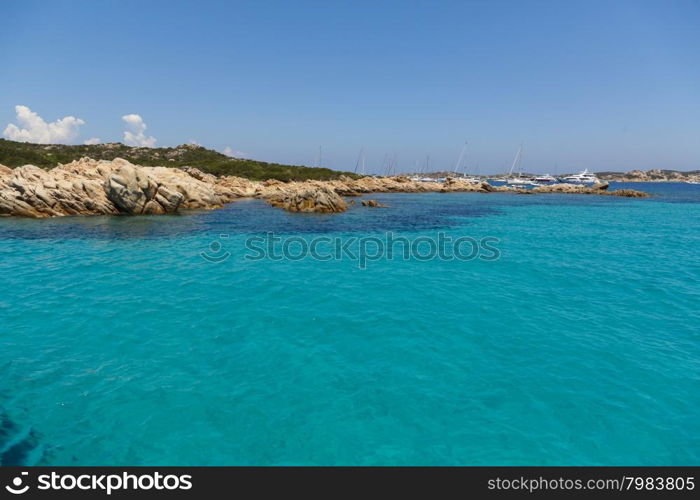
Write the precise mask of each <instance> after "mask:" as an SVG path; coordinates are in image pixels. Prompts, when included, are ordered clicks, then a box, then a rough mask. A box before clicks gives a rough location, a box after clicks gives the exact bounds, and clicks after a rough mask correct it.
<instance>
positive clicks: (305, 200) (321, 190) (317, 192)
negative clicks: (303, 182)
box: [267, 187, 348, 213]
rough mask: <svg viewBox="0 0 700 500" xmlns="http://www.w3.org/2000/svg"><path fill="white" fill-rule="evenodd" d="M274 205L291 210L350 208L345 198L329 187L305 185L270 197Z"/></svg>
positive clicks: (323, 210)
mask: <svg viewBox="0 0 700 500" xmlns="http://www.w3.org/2000/svg"><path fill="white" fill-rule="evenodd" d="M267 201H268V203H269V204H270V205H272V206H274V207H279V208H283V209H285V210H288V211H290V212H319V213H337V212H345V211H346V210H347V208H348V206H347V204H346V203H345V200H343V199H342V198H341V197H340V196H339V195H338V193H336V192H335V191H334V190H332V189H330V188H328V187H304V188H302V189H299V190H289V191H283V192H281V193H279V194H276V195H274V196H271V197H270V198H268V200H267Z"/></svg>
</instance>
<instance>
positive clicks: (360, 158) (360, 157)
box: [355, 148, 364, 173]
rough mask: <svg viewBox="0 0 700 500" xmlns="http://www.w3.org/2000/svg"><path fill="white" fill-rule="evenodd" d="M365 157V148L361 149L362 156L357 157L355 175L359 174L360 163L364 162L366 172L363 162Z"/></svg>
mask: <svg viewBox="0 0 700 500" xmlns="http://www.w3.org/2000/svg"><path fill="white" fill-rule="evenodd" d="M363 155H364V148H360V155H359V156H358V157H357V161H356V162H355V173H357V169H358V167H359V166H360V162H362V167H363V170H364V161H363V159H362V158H363Z"/></svg>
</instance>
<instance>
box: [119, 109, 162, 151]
mask: <svg viewBox="0 0 700 500" xmlns="http://www.w3.org/2000/svg"><path fill="white" fill-rule="evenodd" d="M122 120H124V123H126V127H127V129H128V130H125V131H124V143H125V144H126V145H127V146H139V147H146V148H152V147H155V145H156V138H155V137H146V134H144V132H145V131H146V128H147V127H146V124H145V123H144V122H143V118H141V117H140V116H139V115H135V114H130V115H124V116H122Z"/></svg>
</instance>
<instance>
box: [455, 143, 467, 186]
mask: <svg viewBox="0 0 700 500" xmlns="http://www.w3.org/2000/svg"><path fill="white" fill-rule="evenodd" d="M466 150H467V141H464V146H462V151H460V153H459V158H457V164H456V165H455V171H454V175H455V177H457V172H458V171H459V169H460V166H461V165H462V158H464V152H465V151H466Z"/></svg>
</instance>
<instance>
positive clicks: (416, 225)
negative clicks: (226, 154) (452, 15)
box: [0, 184, 700, 465]
mask: <svg viewBox="0 0 700 500" xmlns="http://www.w3.org/2000/svg"><path fill="white" fill-rule="evenodd" d="M616 187H617V186H616ZM633 187H636V188H643V189H645V190H648V191H654V192H656V193H657V194H658V195H657V196H656V197H655V198H652V199H644V200H639V199H624V198H613V197H592V196H567V195H546V196H513V195H495V194H489V195H479V194H444V195H440V194H425V195H376V196H372V197H373V198H376V199H379V200H380V201H384V202H386V203H388V204H389V205H390V207H389V208H387V209H363V208H361V207H357V208H353V209H352V210H350V211H349V212H348V213H346V214H340V215H333V216H315V215H295V214H288V213H285V212H283V211H279V210H276V209H271V208H266V207H264V205H262V204H261V203H260V202H258V201H246V202H240V203H236V204H233V205H230V206H229V207H228V208H227V209H225V210H221V211H217V212H203V213H191V214H187V215H181V216H175V217H143V218H119V217H111V218H110V217H96V218H65V219H56V220H43V221H35V220H23V219H0V276H2V292H0V460H1V461H2V463H3V464H56V465H77V464H92V465H100V464H104V465H111V464H134V465H137V464H149V465H150V464H157V465H176V464H203V465H204V464H510V465H516V464H549V465H551V464H577V465H584V464H590V465H594V464H610V465H613V464H698V463H700V326H699V325H700V313H699V312H698V304H700V251H699V250H698V249H699V248H700V217H699V215H700V210H699V209H700V186H691V185H678V184H673V185H667V184H647V185H643V186H642V185H639V184H636V185H634V186H633ZM266 231H276V232H280V233H285V234H287V235H301V236H303V237H304V238H307V239H310V238H313V237H314V236H318V235H326V236H341V237H343V238H350V237H351V236H358V235H366V234H372V235H381V234H382V233H383V232H385V231H394V232H397V233H398V234H400V235H402V236H407V237H409V238H415V237H418V236H424V235H428V236H434V235H436V234H437V232H438V231H444V232H446V233H448V234H450V235H452V236H454V237H458V236H465V235H466V236H472V237H475V238H480V237H484V236H496V237H498V238H500V243H498V245H497V246H498V248H499V249H500V251H501V258H500V259H499V260H497V261H493V262H485V261H480V260H475V261H470V262H462V261H455V260H453V261H439V260H435V261H430V262H419V261H416V260H409V261H401V260H396V259H395V260H392V261H390V260H387V259H383V260H379V261H376V262H370V263H368V268H367V269H366V270H362V269H359V268H358V265H357V262H356V261H353V260H351V259H342V260H339V261H330V262H317V261H313V260H311V259H304V260H300V261H296V262H292V261H288V260H286V261H279V262H273V261H270V260H262V261H257V262H251V261H249V260H245V259H244V257H243V254H244V251H245V250H244V240H245V238H246V237H248V236H250V235H253V234H261V233H264V232H266ZM223 233H226V234H229V235H230V236H229V238H227V239H225V240H219V235H220V234H223ZM212 241H221V242H222V243H223V245H224V248H223V249H222V251H224V250H226V251H230V252H231V253H232V256H231V257H230V258H229V259H228V260H226V261H225V262H223V263H220V264H213V263H211V262H207V261H205V260H204V259H202V258H201V256H200V253H201V252H203V251H209V252H210V253H211V250H210V247H209V245H210V243H211V242H212Z"/></svg>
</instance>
